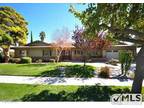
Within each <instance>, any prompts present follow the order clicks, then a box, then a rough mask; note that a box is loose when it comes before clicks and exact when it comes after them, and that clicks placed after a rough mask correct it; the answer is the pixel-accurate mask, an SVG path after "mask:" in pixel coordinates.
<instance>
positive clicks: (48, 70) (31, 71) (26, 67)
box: [0, 63, 95, 78]
mask: <svg viewBox="0 0 144 108" xmlns="http://www.w3.org/2000/svg"><path fill="white" fill-rule="evenodd" d="M60 66H63V67H65V73H62V71H61V70H60V69H59V68H58V67H60ZM94 71H95V67H93V66H86V67H85V71H84V69H83V66H82V65H73V64H70V63H69V64H68V63H48V64H0V75H15V76H42V77H44V76H47V77H59V76H61V75H63V74H64V77H86V78H88V77H93V76H94Z"/></svg>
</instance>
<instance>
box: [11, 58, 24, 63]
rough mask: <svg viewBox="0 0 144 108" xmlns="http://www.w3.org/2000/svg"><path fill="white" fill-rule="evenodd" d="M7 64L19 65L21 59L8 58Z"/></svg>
mask: <svg viewBox="0 0 144 108" xmlns="http://www.w3.org/2000/svg"><path fill="white" fill-rule="evenodd" d="M9 62H10V63H20V62H21V58H10V60H9Z"/></svg>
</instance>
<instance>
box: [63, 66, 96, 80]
mask: <svg viewBox="0 0 144 108" xmlns="http://www.w3.org/2000/svg"><path fill="white" fill-rule="evenodd" d="M94 71H95V67H93V66H88V65H86V66H81V65H73V66H67V67H66V68H65V75H66V77H85V78H90V77H94Z"/></svg>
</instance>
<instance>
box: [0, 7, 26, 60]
mask: <svg viewBox="0 0 144 108" xmlns="http://www.w3.org/2000/svg"><path fill="white" fill-rule="evenodd" d="M27 24H28V23H27V22H26V21H25V19H24V18H23V16H22V15H21V14H19V13H17V12H16V11H15V10H14V9H13V8H11V7H5V6H0V30H1V35H0V38H1V43H0V44H1V46H2V48H3V52H4V55H5V57H4V58H5V62H8V60H9V49H10V45H12V41H13V43H14V44H15V45H16V44H17V43H18V44H20V45H22V44H25V43H26V41H27V35H28V29H27ZM5 40H6V42H4V41H5Z"/></svg>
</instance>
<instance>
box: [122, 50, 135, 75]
mask: <svg viewBox="0 0 144 108" xmlns="http://www.w3.org/2000/svg"><path fill="white" fill-rule="evenodd" d="M119 61H120V63H121V71H122V74H124V75H126V74H127V72H128V70H129V69H130V66H131V63H132V61H133V55H132V52H131V51H128V52H127V51H121V52H120V53H119Z"/></svg>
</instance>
